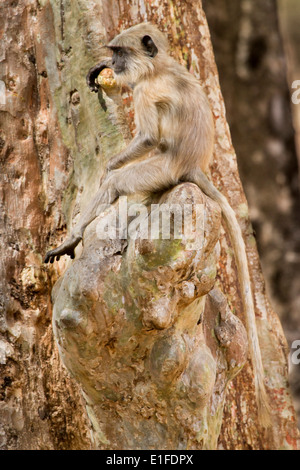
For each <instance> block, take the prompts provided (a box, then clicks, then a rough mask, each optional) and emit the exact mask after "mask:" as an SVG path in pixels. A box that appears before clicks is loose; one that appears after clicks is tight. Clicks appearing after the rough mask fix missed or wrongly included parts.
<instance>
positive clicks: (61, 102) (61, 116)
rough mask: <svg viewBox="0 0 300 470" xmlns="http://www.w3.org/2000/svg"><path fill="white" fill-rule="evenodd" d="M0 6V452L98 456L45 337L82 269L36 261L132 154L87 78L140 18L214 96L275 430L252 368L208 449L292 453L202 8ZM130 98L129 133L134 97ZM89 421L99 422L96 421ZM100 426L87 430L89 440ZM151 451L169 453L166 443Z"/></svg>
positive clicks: (219, 175) (279, 366) (228, 263)
mask: <svg viewBox="0 0 300 470" xmlns="http://www.w3.org/2000/svg"><path fill="white" fill-rule="evenodd" d="M1 8H2V11H1V15H0V18H1V20H0V21H1V22H2V23H3V25H2V29H3V31H4V35H3V38H4V40H3V44H4V47H5V49H3V51H1V54H0V58H1V76H0V80H2V82H3V83H4V86H5V100H1V102H0V111H1V136H0V137H1V140H0V149H1V167H2V168H1V178H2V181H1V205H2V218H1V238H2V240H1V241H2V243H1V274H2V275H1V280H2V288H1V298H0V301H1V304H0V305H1V309H2V312H1V343H0V363H1V369H2V370H1V378H0V381H1V382H0V383H1V400H2V402H1V406H0V410H1V411H0V412H1V424H2V429H1V431H0V438H1V441H0V442H1V446H2V448H4V449H47V448H49V449H76V448H77V449H88V448H90V447H91V446H92V445H94V444H93V443H92V442H91V438H90V434H89V431H90V424H89V420H88V419H87V417H86V414H85V409H84V405H83V401H81V398H80V392H79V388H78V385H77V383H76V381H74V380H71V379H70V377H69V375H68V374H67V373H66V371H65V369H64V368H63V367H62V365H61V362H60V360H59V356H58V350H57V348H56V346H55V345H54V344H53V336H52V328H51V315H52V313H51V311H52V308H51V302H50V292H51V290H52V287H53V285H54V283H55V282H56V281H57V280H58V278H59V277H60V276H61V275H62V274H63V273H65V272H66V269H67V268H68V267H69V268H70V269H71V271H70V270H69V271H67V274H66V276H68V275H70V274H68V273H70V272H72V266H73V265H74V264H75V263H74V264H73V265H72V263H71V262H70V261H68V260H66V259H61V260H60V261H59V263H56V264H55V265H53V266H51V267H45V266H44V265H43V263H42V259H43V255H44V254H45V252H46V251H47V249H48V248H50V247H51V246H55V245H57V244H59V243H60V242H61V241H62V240H63V239H64V238H65V236H66V232H67V229H68V228H70V226H71V223H72V221H73V222H75V221H76V218H77V217H78V215H79V213H80V212H81V211H82V210H83V209H84V207H85V206H86V204H87V201H88V200H89V199H90V197H91V195H92V194H93V193H94V192H95V190H96V189H97V187H98V184H99V178H100V175H101V170H103V168H104V166H105V162H106V161H107V160H108V158H109V157H110V156H112V155H113V154H115V153H116V152H117V151H118V150H120V148H121V147H122V146H123V145H124V142H125V140H124V134H123V133H122V129H120V127H119V125H118V123H117V122H116V121H115V120H114V116H113V114H112V113H110V112H109V110H108V112H107V111H106V110H105V109H103V103H102V102H100V103H99V102H98V100H97V99H96V97H95V95H92V94H91V93H90V92H89V90H88V88H87V87H86V83H85V76H86V73H87V71H88V70H89V68H90V67H91V66H92V65H94V64H95V63H96V62H98V61H99V59H100V58H101V54H103V51H102V50H101V45H102V44H104V43H105V42H106V41H107V40H109V39H111V38H112V37H113V36H114V35H115V34H117V33H118V32H119V31H120V30H121V29H124V28H126V27H128V26H130V25H131V24H135V23H137V22H140V21H143V20H151V21H154V22H155V23H157V24H158V25H159V26H160V28H161V29H162V30H163V31H165V32H166V33H168V36H169V40H170V42H171V51H172V54H173V55H174V57H175V58H176V59H177V60H179V61H181V62H182V63H185V64H186V65H187V67H188V68H189V70H190V71H191V72H192V73H194V74H195V75H196V76H197V77H198V78H199V79H200V80H201V82H202V83H203V85H204V87H205V89H206V91H207V94H208V96H209V99H210V102H211V106H212V109H213V112H214V116H215V120H216V132H217V136H216V145H215V158H214V162H213V164H212V166H211V171H212V178H213V180H214V182H215V184H216V185H217V186H218V187H219V188H220V189H221V190H222V192H223V193H224V194H225V195H226V196H227V198H228V200H229V201H230V203H231V205H232V207H233V208H234V209H235V211H236V213H237V214H238V216H239V220H240V223H241V226H242V229H243V233H244V237H245V242H246V245H247V254H248V259H249V262H250V268H251V277H252V286H253V291H254V293H255V301H256V313H257V326H258V329H259V336H260V343H261V349H262V354H263V359H264V366H265V370H266V376H267V378H268V383H267V387H268V392H269V394H270V401H271V403H272V411H273V415H274V421H273V428H272V432H269V433H264V432H263V431H262V430H261V429H260V428H259V426H258V421H257V413H256V407H255V397H254V389H253V376H252V370H251V364H250V362H249V361H248V362H247V364H246V366H245V367H244V368H243V370H242V372H240V374H239V375H238V376H237V378H236V380H235V381H234V382H232V383H231V384H230V385H229V390H228V393H227V395H226V399H225V395H224V399H225V405H224V415H223V425H222V429H221V432H220V435H219V433H218V434H217V436H216V439H215V442H214V444H212V445H218V446H219V447H220V448H224V449H232V448H234V449H248V448H252V449H267V448H288V449H295V448H297V440H298V433H297V430H296V425H295V417H294V410H293V406H292V402H291V398H290V394H289V390H288V386H287V382H286V378H287V357H286V355H287V347H286V341H285V338H284V335H283V333H282V329H281V326H280V323H279V321H278V318H277V316H276V314H275V313H274V312H273V310H272V308H271V306H270V304H269V301H268V299H267V297H266V295H265V287H264V281H263V278H262V274H261V269H260V265H259V259H258V255H257V250H256V244H255V239H254V237H253V233H252V229H251V225H250V221H249V218H248V208H247V204H246V200H245V197H244V194H243V191H242V187H241V184H240V180H239V177H238V172H237V166H236V159H235V154H234V150H233V147H232V144H231V139H230V134H229V129H228V125H227V123H226V118H225V110H224V104H223V99H222V96H221V92H220V88H219V82H218V75H217V71H216V66H215V63H214V57H213V52H212V48H211V43H210V38H209V32H208V27H207V24H206V20H205V16H204V13H203V10H202V7H201V2H200V1H199V2H184V1H181V2H176V4H174V3H173V2H171V1H170V2H159V3H158V4H157V5H156V4H155V5H153V2H151V1H150V0H147V1H144V2H140V3H139V4H138V5H137V4H135V3H134V4H132V5H128V3H127V2H125V1H118V2H116V1H113V2H111V1H106V0H102V1H101V0H98V1H92V2H89V3H88V4H87V2H84V1H80V0H78V1H74V2H72V3H68V2H64V1H60V2H58V1H54V0H53V1H51V2H50V1H47V0H45V1H39V2H38V1H35V0H32V1H26V2H25V1H24V2H18V3H16V2H14V1H6V2H4V3H2V7H1ZM20 32H21V33H22V34H20ZM123 97H124V101H125V104H126V105H127V109H128V120H129V123H131V126H132V108H131V105H130V96H129V94H128V92H126V93H125V95H123ZM101 104H102V106H101ZM104 108H105V106H104ZM220 243H221V256H220V260H219V275H218V282H217V285H218V286H219V287H220V288H221V290H222V291H223V292H224V293H225V294H226V297H227V299H228V301H229V303H230V305H231V306H234V310H235V314H236V316H237V317H238V318H239V319H240V320H241V321H242V322H244V317H243V312H242V308H241V302H240V296H239V287H238V280H237V275H236V269H235V265H234V259H233V257H232V253H231V252H230V244H229V242H228V241H227V238H226V235H225V233H224V232H222V236H221V240H220ZM77 255H78V256H79V255H80V253H79V252H78V253H77ZM82 256H83V257H84V252H83V254H82ZM119 256H120V255H119ZM122 256H123V255H122ZM80 259H81V258H79V260H80ZM64 279H65V277H64ZM61 282H65V281H64V280H63V281H60V283H61ZM58 286H59V284H58ZM207 318H209V316H208V317H207ZM66 321H67V320H66ZM138 365H139V364H138ZM138 365H137V366H138ZM90 417H92V421H93V416H92V415H91V413H90ZM169 418H170V416H169ZM181 418H182V417H181ZM145 419H146V417H145ZM96 426H97V422H96ZM94 427H95V422H92V428H93V429H92V431H93V432H94ZM99 432H100V434H101V432H103V429H100V430H99ZM114 432H115V429H110V433H114ZM216 442H218V444H216ZM98 445H99V444H98ZM117 445H118V444H117V443H116V446H117ZM126 445H127V444H126ZM114 446H115V444H114ZM116 446H115V447H116ZM195 446H196V444H195ZM100 447H101V445H100ZM156 447H157V448H161V447H163V444H162V442H161V441H160V440H159V439H158V441H157V443H156Z"/></svg>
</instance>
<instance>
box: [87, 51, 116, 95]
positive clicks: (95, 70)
mask: <svg viewBox="0 0 300 470" xmlns="http://www.w3.org/2000/svg"><path fill="white" fill-rule="evenodd" d="M109 68H112V64H111V59H110V58H109V59H105V60H102V62H100V63H99V64H97V65H95V66H94V67H92V68H91V69H90V70H89V72H88V74H87V76H86V83H87V85H88V87H89V89H90V90H91V91H94V92H95V93H97V92H98V90H99V88H100V85H99V84H98V83H96V81H95V80H96V78H97V77H98V75H99V74H100V72H102V70H104V69H109Z"/></svg>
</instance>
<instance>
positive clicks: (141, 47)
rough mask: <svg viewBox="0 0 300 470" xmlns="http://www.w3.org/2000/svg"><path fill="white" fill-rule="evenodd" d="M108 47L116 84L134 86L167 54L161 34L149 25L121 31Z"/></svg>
mask: <svg viewBox="0 0 300 470" xmlns="http://www.w3.org/2000/svg"><path fill="white" fill-rule="evenodd" d="M107 47H108V48H109V49H111V50H112V51H113V56H112V65H113V69H114V72H115V76H116V80H117V82H118V83H119V84H125V83H126V84H129V83H131V84H136V83H137V82H138V81H139V80H141V79H143V78H146V77H147V76H149V75H152V74H153V73H154V72H155V70H157V69H159V67H160V66H161V65H160V64H161V62H162V59H163V57H165V56H166V54H167V51H168V42H167V40H166V38H165V36H164V34H163V33H162V32H161V31H159V29H157V27H156V26H154V25H152V24H151V23H141V24H139V25H136V26H132V27H131V28H129V29H127V30H125V31H123V32H122V33H121V34H119V35H118V36H116V37H115V38H114V39H113V40H112V41H111V42H110V43H109V44H108V45H107Z"/></svg>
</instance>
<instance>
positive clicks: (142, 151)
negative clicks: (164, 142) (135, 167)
mask: <svg viewBox="0 0 300 470" xmlns="http://www.w3.org/2000/svg"><path fill="white" fill-rule="evenodd" d="M158 143H159V141H158V138H157V137H156V136H143V135H142V134H141V133H139V134H137V135H136V136H135V137H134V138H133V139H132V141H131V142H130V143H129V144H128V146H127V147H126V149H124V150H123V151H122V152H121V153H119V154H118V155H116V156H115V157H112V158H111V159H110V160H109V162H108V164H107V166H106V169H107V170H108V171H111V170H115V169H116V168H120V167H121V166H123V165H125V164H126V163H129V162H131V161H133V160H136V159H137V158H140V157H143V156H144V155H146V154H147V153H148V152H150V151H151V150H153V149H155V148H156V147H157V145H158Z"/></svg>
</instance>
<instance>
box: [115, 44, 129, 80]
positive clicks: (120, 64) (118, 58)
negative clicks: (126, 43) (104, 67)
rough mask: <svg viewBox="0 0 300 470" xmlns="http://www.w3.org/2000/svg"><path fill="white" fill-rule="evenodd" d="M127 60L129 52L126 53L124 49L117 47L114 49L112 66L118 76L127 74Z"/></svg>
mask: <svg viewBox="0 0 300 470" xmlns="http://www.w3.org/2000/svg"><path fill="white" fill-rule="evenodd" d="M127 59H128V51H126V49H125V48H124V47H116V48H114V49H113V56H112V66H113V69H114V72H115V73H116V74H119V73H122V72H125V70H126V62H127Z"/></svg>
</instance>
